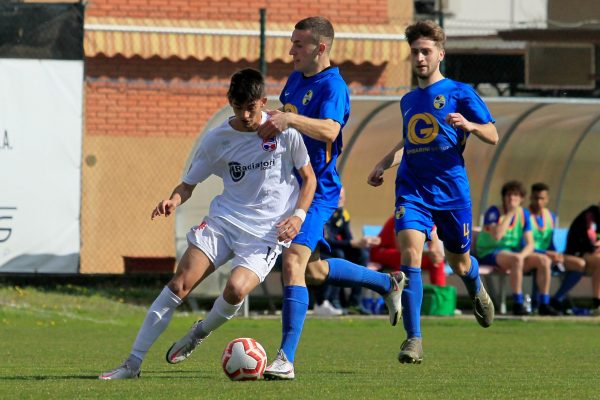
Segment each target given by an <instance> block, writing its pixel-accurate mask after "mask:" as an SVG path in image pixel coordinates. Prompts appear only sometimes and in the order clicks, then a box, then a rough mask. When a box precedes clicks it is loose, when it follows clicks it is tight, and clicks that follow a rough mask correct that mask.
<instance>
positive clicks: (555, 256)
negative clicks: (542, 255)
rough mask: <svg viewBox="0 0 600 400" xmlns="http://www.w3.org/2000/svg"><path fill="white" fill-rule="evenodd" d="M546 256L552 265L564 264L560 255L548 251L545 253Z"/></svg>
mask: <svg viewBox="0 0 600 400" xmlns="http://www.w3.org/2000/svg"><path fill="white" fill-rule="evenodd" d="M546 255H547V256H548V257H550V259H551V260H552V263H553V264H558V263H564V262H565V257H564V256H563V255H562V253H558V252H556V251H550V250H548V251H547V252H546Z"/></svg>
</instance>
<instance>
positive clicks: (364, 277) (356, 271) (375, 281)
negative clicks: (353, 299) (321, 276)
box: [325, 258, 392, 295]
mask: <svg viewBox="0 0 600 400" xmlns="http://www.w3.org/2000/svg"><path fill="white" fill-rule="evenodd" d="M327 262H328V263H329V275H327V279H326V280H325V282H326V283H329V284H332V285H336V286H343V287H353V286H356V285H359V286H362V287H365V288H367V289H371V290H374V291H375V292H377V293H379V294H380V295H384V294H386V293H387V292H389V291H390V289H391V288H392V283H391V282H390V277H389V275H388V274H383V273H381V272H377V271H372V270H370V269H369V268H367V267H363V266H362V265H357V264H354V263H351V262H350V261H346V260H344V259H342V258H329V259H328V260H327Z"/></svg>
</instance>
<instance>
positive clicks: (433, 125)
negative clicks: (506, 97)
mask: <svg viewBox="0 0 600 400" xmlns="http://www.w3.org/2000/svg"><path fill="white" fill-rule="evenodd" d="M400 110H401V112H402V118H403V136H404V154H403V156H402V161H401V163H400V167H399V168H398V174H397V177H396V204H400V203H402V202H403V201H410V202H413V203H418V204H423V205H424V206H426V207H428V208H431V209H434V210H452V209H459V208H465V207H470V206H471V192H470V189H469V180H468V178H467V172H466V169H465V161H464V159H463V155H462V153H463V151H464V149H465V145H466V142H467V138H468V137H469V134H468V133H467V132H465V131H463V130H461V129H454V128H453V127H452V126H451V125H450V124H448V123H446V116H447V115H448V114H449V113H460V114H462V115H463V116H464V117H465V118H466V119H467V120H468V121H470V122H475V123H478V124H487V123H488V122H495V120H494V119H493V117H492V115H491V114H490V111H489V110H488V108H487V106H486V105H485V103H484V102H483V100H482V99H481V98H480V97H479V95H478V94H477V93H476V92H475V90H474V89H473V88H472V87H471V86H469V85H467V84H464V83H461V82H456V81H453V80H451V79H442V80H440V81H438V82H436V83H434V84H432V85H430V86H428V87H426V88H425V89H421V88H417V89H415V90H413V91H411V92H410V93H408V94H406V95H405V96H404V97H402V99H401V100H400Z"/></svg>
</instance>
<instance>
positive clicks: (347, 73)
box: [85, 56, 385, 137]
mask: <svg viewBox="0 0 600 400" xmlns="http://www.w3.org/2000/svg"><path fill="white" fill-rule="evenodd" d="M255 64H256V63H249V62H237V63H234V62H230V61H220V62H215V61H211V60H204V61H198V60H194V59H188V60H180V59H176V58H172V59H168V60H163V59H160V58H152V59H149V60H143V59H141V58H132V59H126V58H124V57H114V58H106V57H102V56H101V57H93V58H88V59H87V60H86V88H85V93H86V95H85V99H86V100H85V126H86V134H87V135H92V136H97V135H101V136H115V135H116V136H156V137H194V136H196V135H198V133H200V132H201V131H202V129H203V127H204V125H205V124H206V122H207V121H208V120H209V119H210V118H211V117H212V116H213V115H214V114H215V112H217V111H218V110H219V109H221V108H222V107H223V106H225V105H227V100H226V98H225V94H226V92H227V87H228V84H229V78H230V76H231V75H232V74H233V73H234V72H235V71H237V70H238V69H241V68H246V67H254V68H256V65H255ZM340 69H341V71H342V74H343V76H344V78H345V79H346V81H347V82H348V83H349V85H350V86H351V88H352V90H353V92H354V93H356V94H366V93H369V89H368V88H373V90H374V91H376V90H377V88H378V87H379V86H381V85H382V84H383V83H384V79H385V78H384V75H383V71H384V69H385V66H375V65H372V64H368V63H365V64H361V65H355V64H352V63H344V64H342V65H341V66H340ZM291 71H292V66H291V64H289V63H283V62H275V63H271V64H269V69H268V94H269V95H279V93H280V91H281V88H282V87H283V84H284V83H285V80H286V79H287V76H288V74H289V73H290V72H291ZM365 87H366V88H367V89H364V88H365Z"/></svg>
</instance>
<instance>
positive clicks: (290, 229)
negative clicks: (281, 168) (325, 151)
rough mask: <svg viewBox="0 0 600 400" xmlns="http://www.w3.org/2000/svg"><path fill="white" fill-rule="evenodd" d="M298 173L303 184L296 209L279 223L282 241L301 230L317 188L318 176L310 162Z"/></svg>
mask: <svg viewBox="0 0 600 400" xmlns="http://www.w3.org/2000/svg"><path fill="white" fill-rule="evenodd" d="M298 173H299V174H300V177H301V178H302V186H301V187H300V194H299V195H298V201H297V202H296V209H295V211H294V213H293V214H292V215H291V216H290V217H288V218H286V219H284V220H283V221H281V222H280V223H278V224H277V236H278V239H279V240H280V241H282V242H287V241H290V240H292V239H293V238H295V237H296V235H297V234H298V232H300V227H301V226H302V223H303V222H304V218H306V212H307V211H308V208H309V207H310V204H311V203H312V200H313V196H314V195H315V189H316V188H317V178H316V177H315V172H314V171H313V168H312V166H311V164H310V163H308V164H306V165H305V166H304V167H302V168H299V169H298Z"/></svg>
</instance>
